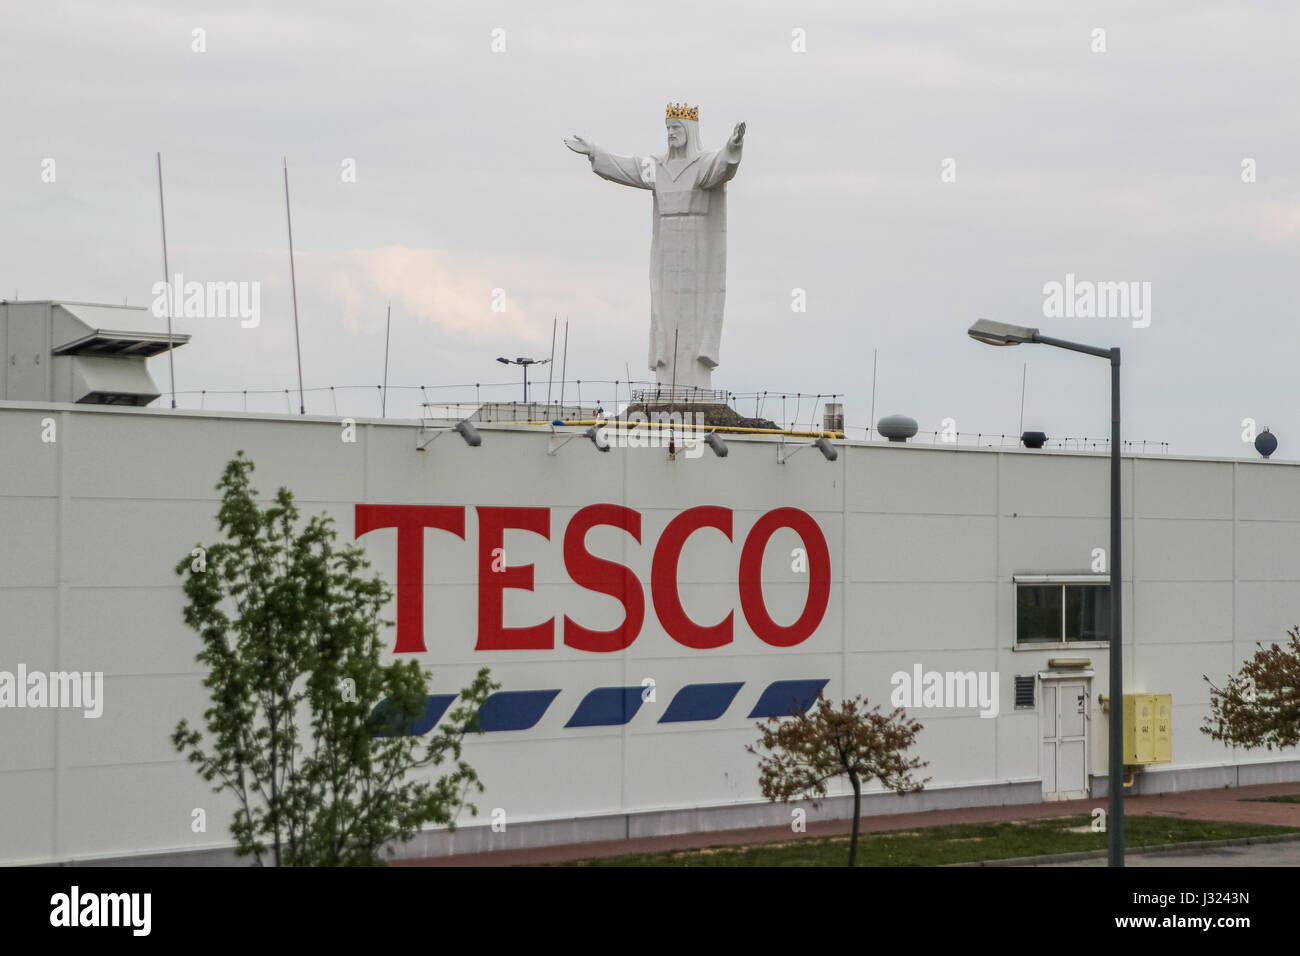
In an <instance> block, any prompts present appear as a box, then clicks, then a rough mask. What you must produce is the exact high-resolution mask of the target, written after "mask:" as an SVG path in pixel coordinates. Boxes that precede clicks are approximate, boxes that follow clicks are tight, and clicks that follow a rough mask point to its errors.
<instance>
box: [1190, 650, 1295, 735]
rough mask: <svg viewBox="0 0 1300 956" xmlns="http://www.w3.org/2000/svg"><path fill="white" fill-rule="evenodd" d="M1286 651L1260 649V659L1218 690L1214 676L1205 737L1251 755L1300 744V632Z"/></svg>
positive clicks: (1254, 658)
mask: <svg viewBox="0 0 1300 956" xmlns="http://www.w3.org/2000/svg"><path fill="white" fill-rule="evenodd" d="M1287 634H1288V635H1289V636H1290V638H1291V640H1290V641H1289V642H1288V644H1287V646H1286V647H1279V646H1278V645H1277V644H1272V645H1270V646H1269V647H1265V646H1264V645H1263V644H1256V645H1255V646H1256V647H1257V648H1259V650H1257V651H1255V656H1254V657H1252V658H1251V659H1250V660H1248V661H1246V663H1244V664H1243V665H1242V666H1241V670H1240V671H1238V672H1237V673H1236V674H1233V675H1230V676H1229V677H1228V682H1227V684H1226V685H1225V686H1223V687H1221V688H1220V687H1215V686H1214V684H1213V682H1211V681H1210V678H1209V677H1205V678H1204V679H1205V682H1206V683H1207V684H1209V685H1210V716H1208V717H1206V718H1205V723H1204V724H1203V725H1202V727H1201V733H1203V734H1208V735H1209V736H1210V737H1211V738H1213V739H1214V740H1221V741H1223V742H1224V743H1225V744H1232V745H1235V746H1238V747H1245V748H1246V749H1247V750H1250V749H1253V748H1255V747H1264V748H1266V749H1268V750H1272V749H1273V748H1274V747H1276V748H1278V749H1279V750H1281V749H1282V748H1283V747H1294V746H1295V745H1296V744H1297V743H1300V628H1298V627H1293V628H1291V630H1289V631H1287Z"/></svg>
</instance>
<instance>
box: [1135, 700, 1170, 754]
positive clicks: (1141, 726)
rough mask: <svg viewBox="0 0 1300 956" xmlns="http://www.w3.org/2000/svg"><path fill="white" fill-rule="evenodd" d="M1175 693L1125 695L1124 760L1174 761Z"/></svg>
mask: <svg viewBox="0 0 1300 956" xmlns="http://www.w3.org/2000/svg"><path fill="white" fill-rule="evenodd" d="M1173 759H1174V758H1173V695H1172V694H1125V695H1124V763H1126V764H1147V763H1169V762H1170V761H1171V760H1173Z"/></svg>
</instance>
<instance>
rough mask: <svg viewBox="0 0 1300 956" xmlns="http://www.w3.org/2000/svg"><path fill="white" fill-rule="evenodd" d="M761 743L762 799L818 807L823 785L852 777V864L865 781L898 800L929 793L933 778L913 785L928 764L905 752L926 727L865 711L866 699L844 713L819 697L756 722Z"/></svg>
mask: <svg viewBox="0 0 1300 956" xmlns="http://www.w3.org/2000/svg"><path fill="white" fill-rule="evenodd" d="M758 729H759V732H760V733H761V734H762V736H761V738H760V739H759V741H758V745H759V746H760V747H762V748H763V749H764V750H766V751H769V753H768V754H767V755H763V754H760V753H759V751H758V750H756V749H755V748H754V747H752V746H748V747H746V748H745V749H746V750H748V751H749V752H750V753H752V754H755V755H757V756H758V757H759V764H758V773H759V776H758V785H759V788H760V789H761V790H762V792H763V796H765V797H767V798H768V799H769V800H772V801H774V802H775V801H777V800H780V801H783V802H788V801H790V800H794V799H799V798H812V799H813V806H819V805H820V801H821V799H822V798H824V797H825V796H826V784H827V782H828V781H830V780H833V779H835V778H836V777H843V776H847V777H848V778H849V783H850V784H851V785H852V786H853V835H852V836H851V837H850V839H849V866H853V865H855V863H856V862H857V855H858V825H859V818H860V817H861V816H862V784H863V783H865V782H870V781H871V780H872V779H876V780H879V781H880V783H881V785H882V786H884V787H885V789H887V790H893V791H894V792H896V793H897V794H898V795H899V796H902V795H903V794H905V793H915V792H917V791H918V790H923V789H925V784H927V783H929V781H930V778H929V777H927V778H926V779H925V780H921V781H916V780H914V779H913V777H912V771H914V770H919V769H921V768H922V767H926V766H929V764H928V763H925V762H922V761H921V760H920V759H919V758H915V757H914V758H911V759H908V758H906V757H905V756H904V752H905V751H907V750H908V749H910V748H911V747H912V745H913V744H914V743H915V742H916V735H917V733H918V732H919V731H920V730H921V725H920V724H919V723H917V722H916V721H914V720H908V719H907V715H906V714H905V713H904V712H903V709H902V708H901V707H900V708H897V709H896V710H894V711H893V712H891V713H889V714H887V715H886V714H881V713H880V705H878V704H877V705H876V706H875V707H874V708H872V709H871V710H867V700H866V698H865V697H855V698H854V699H852V700H846V701H843V702H842V703H841V704H840V706H839V708H838V709H837V708H835V707H834V705H832V704H831V702H830V701H829V700H828V699H827V698H826V697H825V696H824V695H822V694H818V695H817V703H816V705H815V706H813V707H812V708H810V709H809V710H807V711H805V712H802V713H797V714H793V715H791V716H788V717H769V718H767V719H766V720H764V721H761V722H760V723H759V724H758Z"/></svg>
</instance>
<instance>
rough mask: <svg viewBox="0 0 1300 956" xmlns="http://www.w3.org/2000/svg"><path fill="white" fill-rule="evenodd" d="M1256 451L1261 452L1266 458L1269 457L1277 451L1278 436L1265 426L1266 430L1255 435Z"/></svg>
mask: <svg viewBox="0 0 1300 956" xmlns="http://www.w3.org/2000/svg"><path fill="white" fill-rule="evenodd" d="M1255 451H1257V452H1259V453H1260V455H1261V456H1263V457H1264V458H1267V457H1269V455H1271V454H1273V452H1275V451H1277V436H1276V435H1274V434H1273V433H1272V432H1271V431H1269V430H1268V426H1267V425H1265V426H1264V430H1263V431H1262V432H1260V433H1259V434H1258V435H1257V436H1255Z"/></svg>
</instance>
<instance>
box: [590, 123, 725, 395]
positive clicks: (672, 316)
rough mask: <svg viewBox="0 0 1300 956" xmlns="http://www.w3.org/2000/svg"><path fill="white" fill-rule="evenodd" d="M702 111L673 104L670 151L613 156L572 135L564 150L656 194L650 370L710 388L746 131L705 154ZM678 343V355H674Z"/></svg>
mask: <svg viewBox="0 0 1300 956" xmlns="http://www.w3.org/2000/svg"><path fill="white" fill-rule="evenodd" d="M699 119H700V110H699V107H687V106H678V105H673V104H672V103H669V104H668V111H667V115H666V116H665V124H666V126H667V128H668V151H667V153H663V154H661V155H658V156H615V155H613V154H612V153H607V152H605V150H603V149H601V148H600V147H599V146H597V145H596V144H595V143H592V142H590V141H589V140H585V139H583V138H582V137H581V136H572V137H570V138H568V139H566V140H565V141H564V145H566V146H568V147H569V149H571V150H573V151H574V152H575V153H582V154H583V155H585V156H586V157H587V158H588V159H590V160H591V168H592V171H593V172H595V174H596V175H597V176H600V177H601V178H602V179H608V180H609V181H610V182H613V183H621V184H622V185H624V186H634V187H636V188H637V189H649V190H652V191H653V193H654V240H653V242H652V244H651V246H650V369H651V370H652V371H653V372H654V373H655V380H656V381H658V382H659V383H660V384H663V385H668V384H671V383H672V382H674V380H675V381H676V384H677V386H678V388H679V389H681V388H687V389H690V388H701V389H708V388H710V387H711V385H710V382H711V376H712V374H713V369H714V368H716V367H717V365H718V351H719V345H720V343H721V339H722V307H723V303H724V300H725V299H726V295H727V182H728V181H729V180H730V179H731V178H732V177H734V176H735V175H736V170H737V169H738V168H739V166H740V150H741V145H742V143H743V142H744V139H745V124H744V123H737V124H736V127H735V129H734V130H733V131H732V134H731V139H729V140H728V141H727V143H726V145H725V146H723V147H722V149H718V150H713V151H711V152H704V151H703V150H701V149H700V124H699ZM674 342H675V343H676V351H675V352H674V348H673V345H674Z"/></svg>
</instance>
